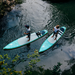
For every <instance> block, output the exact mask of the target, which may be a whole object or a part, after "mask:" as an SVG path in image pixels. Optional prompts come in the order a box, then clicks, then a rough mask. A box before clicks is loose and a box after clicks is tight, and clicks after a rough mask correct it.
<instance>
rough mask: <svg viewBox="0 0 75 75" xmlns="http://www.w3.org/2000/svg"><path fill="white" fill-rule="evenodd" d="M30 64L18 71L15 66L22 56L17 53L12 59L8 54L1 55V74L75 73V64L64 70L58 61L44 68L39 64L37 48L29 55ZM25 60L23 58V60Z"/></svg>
mask: <svg viewBox="0 0 75 75" xmlns="http://www.w3.org/2000/svg"><path fill="white" fill-rule="evenodd" d="M27 58H28V61H29V65H27V66H25V71H24V73H23V74H22V71H16V70H15V69H14V66H15V65H16V64H17V61H18V60H20V57H19V56H18V55H16V56H15V57H14V59H13V60H12V59H11V58H10V57H9V56H8V54H5V55H3V56H2V55H0V75H75V64H74V65H73V66H72V67H71V68H70V69H68V70H64V71H63V72H62V71H61V69H60V66H61V63H59V62H58V63H57V65H55V66H54V67H53V69H51V68H50V69H44V68H43V65H42V66H37V65H36V63H37V62H39V61H40V59H39V53H38V50H35V51H34V53H33V54H31V55H30V54H28V55H27ZM22 61H23V60H22Z"/></svg>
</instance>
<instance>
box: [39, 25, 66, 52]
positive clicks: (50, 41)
mask: <svg viewBox="0 0 75 75" xmlns="http://www.w3.org/2000/svg"><path fill="white" fill-rule="evenodd" d="M65 30H66V27H65V26H63V27H61V28H60V31H59V33H58V35H57V39H56V40H54V38H55V36H54V37H52V35H53V33H52V34H51V35H50V36H49V37H48V38H47V39H46V40H45V41H44V43H43V44H42V45H41V47H40V50H39V52H43V51H45V50H47V49H49V48H50V47H51V46H53V45H54V44H55V43H56V42H57V41H58V40H59V39H60V37H62V35H63V34H64V32H65Z"/></svg>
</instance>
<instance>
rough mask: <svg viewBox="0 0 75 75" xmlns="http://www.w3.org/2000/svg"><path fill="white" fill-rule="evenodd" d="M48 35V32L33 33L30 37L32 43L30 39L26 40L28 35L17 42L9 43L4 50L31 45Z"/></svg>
mask: <svg viewBox="0 0 75 75" xmlns="http://www.w3.org/2000/svg"><path fill="white" fill-rule="evenodd" d="M39 33H40V34H39ZM47 33H48V31H47V30H42V31H38V32H37V33H36V32H34V33H31V35H30V41H27V40H28V38H26V37H27V35H25V36H23V37H21V38H19V39H17V40H15V41H13V42H11V43H9V44H8V45H6V46H5V47H4V48H3V49H14V48H17V47H20V46H23V45H26V44H29V43H31V42H33V41H35V40H37V39H39V38H41V37H42V36H44V35H45V34H47Z"/></svg>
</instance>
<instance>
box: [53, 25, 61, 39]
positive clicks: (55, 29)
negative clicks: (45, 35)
mask: <svg viewBox="0 0 75 75" xmlns="http://www.w3.org/2000/svg"><path fill="white" fill-rule="evenodd" d="M59 30H60V28H59V25H56V26H55V27H54V28H53V36H52V37H54V35H55V39H54V40H56V38H57V34H58V32H59Z"/></svg>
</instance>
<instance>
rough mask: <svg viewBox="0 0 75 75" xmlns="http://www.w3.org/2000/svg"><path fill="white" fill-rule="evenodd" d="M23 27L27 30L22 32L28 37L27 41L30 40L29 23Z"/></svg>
mask: <svg viewBox="0 0 75 75" xmlns="http://www.w3.org/2000/svg"><path fill="white" fill-rule="evenodd" d="M25 27H26V28H27V32H26V33H25V32H24V34H26V35H27V38H29V39H28V41H30V27H29V25H25Z"/></svg>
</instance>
